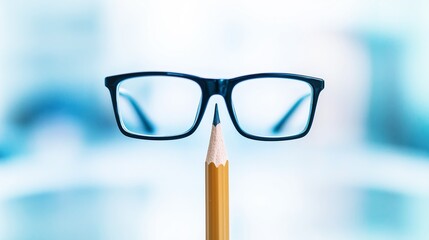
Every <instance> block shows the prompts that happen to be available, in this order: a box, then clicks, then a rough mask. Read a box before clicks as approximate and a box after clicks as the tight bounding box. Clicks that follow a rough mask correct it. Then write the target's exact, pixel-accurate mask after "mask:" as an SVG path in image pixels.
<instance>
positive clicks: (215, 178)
mask: <svg viewBox="0 0 429 240" xmlns="http://www.w3.org/2000/svg"><path fill="white" fill-rule="evenodd" d="M205 165H206V240H228V239H229V187H228V160H227V155H226V149H225V143H224V141H223V136H222V129H221V125H220V119H219V113H218V109H217V104H216V106H215V114H214V119H213V126H212V131H211V136H210V143H209V147H208V152H207V158H206V164H205Z"/></svg>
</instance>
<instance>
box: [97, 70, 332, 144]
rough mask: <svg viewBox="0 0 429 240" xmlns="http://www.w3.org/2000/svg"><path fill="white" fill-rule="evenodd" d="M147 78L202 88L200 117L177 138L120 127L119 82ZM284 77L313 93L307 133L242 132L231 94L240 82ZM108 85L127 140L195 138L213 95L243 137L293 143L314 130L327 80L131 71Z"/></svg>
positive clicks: (272, 74) (110, 78)
mask: <svg viewBox="0 0 429 240" xmlns="http://www.w3.org/2000/svg"><path fill="white" fill-rule="evenodd" d="M147 76H168V77H179V78H185V79H188V80H192V81H194V82H196V83H197V84H198V85H199V86H200V88H201V104H200V106H199V109H198V112H197V116H196V118H195V120H194V123H193V125H192V127H191V128H190V129H189V130H188V131H187V132H185V133H183V134H179V135H174V136H161V137H156V136H144V135H140V134H135V133H132V132H129V131H127V130H126V129H124V127H123V126H122V124H121V120H120V116H119V110H118V103H117V86H118V85H119V83H120V82H122V81H124V80H127V79H132V78H137V77H147ZM270 77H271V78H285V79H293V80H299V81H303V82H306V83H308V84H309V85H310V86H311V88H312V90H313V92H312V95H313V99H312V100H313V101H312V104H311V110H310V117H309V119H308V123H307V126H306V128H305V130H304V131H303V132H301V133H299V134H296V135H292V136H286V137H260V136H255V135H252V134H249V133H247V132H245V131H244V130H242V129H241V127H240V125H239V123H238V120H237V117H236V114H235V111H234V108H233V105H232V91H233V89H234V87H235V85H237V84H238V83H240V82H243V81H246V80H250V79H258V78H270ZM220 81H222V82H224V84H225V85H223V89H218V88H219V86H220V85H219V82H220ZM105 86H106V87H107V88H108V89H109V92H110V96H111V100H112V104H113V110H114V114H115V119H116V123H117V125H118V127H119V130H120V131H121V133H122V134H124V135H125V136H127V137H131V138H137V139H144V140H175V139H181V138H185V137H188V136H190V135H192V134H193V133H194V132H195V131H196V130H197V128H198V126H199V125H200V123H201V120H202V118H203V116H204V113H205V111H206V108H207V105H208V102H209V100H210V98H211V97H212V96H213V95H216V94H218V95H221V96H222V97H223V99H224V101H225V103H226V107H227V110H228V113H229V117H230V119H231V121H232V123H233V125H234V127H235V128H236V130H237V131H238V132H239V133H240V134H241V135H242V136H244V137H246V138H249V139H253V140H259V141H285V140H293V139H298V138H302V137H304V136H305V135H307V134H308V132H309V131H310V129H311V126H312V124H313V120H314V116H315V112H316V107H317V102H318V99H319V95H320V92H321V91H322V90H323V89H324V87H325V83H324V80H323V79H321V78H316V77H310V76H305V75H299V74H293V73H280V72H268V73H255V74H248V75H243V76H239V77H235V78H203V77H198V76H195V75H190V74H185V73H177V72H162V71H149V72H132V73H125V74H119V75H113V76H108V77H106V78H105Z"/></svg>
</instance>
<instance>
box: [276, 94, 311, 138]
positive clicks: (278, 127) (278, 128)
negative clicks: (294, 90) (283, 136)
mask: <svg viewBox="0 0 429 240" xmlns="http://www.w3.org/2000/svg"><path fill="white" fill-rule="evenodd" d="M309 96H311V94H306V95H304V96H302V97H300V98H299V99H298V100H297V101H296V102H295V103H294V104H293V105H292V107H291V108H290V109H289V111H287V112H286V113H285V115H284V116H283V117H282V118H281V119H280V120H279V121H278V122H277V123H276V125H274V127H273V129H272V132H273V133H279V132H280V131H281V130H282V129H283V127H284V126H285V125H286V123H287V122H288V121H289V119H290V117H291V116H292V115H293V114H294V113H295V112H296V110H298V108H299V106H300V105H301V104H302V103H303V102H304V100H305V99H306V98H308V97H309Z"/></svg>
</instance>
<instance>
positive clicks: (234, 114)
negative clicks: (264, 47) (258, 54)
mask: <svg viewBox="0 0 429 240" xmlns="http://www.w3.org/2000/svg"><path fill="white" fill-rule="evenodd" d="M105 85H106V87H107V88H108V89H109V91H110V95H111V98H112V103H113V109H114V113H115V118H116V122H117V124H118V127H119V129H120V130H121V132H122V133H123V134H125V135H126V136H129V137H133V138H139V139H149V140H172V139H179V138H184V137H187V136H189V135H191V134H192V133H193V132H194V131H195V130H196V129H197V127H198V125H199V124H200V122H201V119H202V117H203V115H204V111H205V109H206V107H207V103H208V101H209V99H210V97H211V96H213V95H216V94H219V95H221V96H222V97H223V98H224V100H225V103H226V106H227V109H228V112H229V115H230V117H231V120H232V123H233V124H234V126H235V128H236V129H237V131H238V132H239V133H240V134H241V135H243V136H245V137H247V138H250V139H254V140H262V141H281V140H290V139H296V138H300V137H303V136H305V135H306V134H307V133H308V132H309V130H310V127H311V124H312V122H313V118H314V113H315V109H316V105H317V100H318V97H319V94H320V92H321V91H322V90H323V88H324V81H323V80H322V79H319V78H314V77H308V76H303V75H296V74H289V73H259V74H252V75H246V76H241V77H236V78H232V79H211V78H201V77H197V76H193V75H188V74H182V73H174V72H137V73H128V74H121V75H115V76H110V77H106V80H105Z"/></svg>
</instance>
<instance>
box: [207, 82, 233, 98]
mask: <svg viewBox="0 0 429 240" xmlns="http://www.w3.org/2000/svg"><path fill="white" fill-rule="evenodd" d="M227 89H228V80H226V79H223V78H220V79H210V81H208V90H209V96H213V95H216V94H218V95H221V96H223V97H225V96H226V92H227Z"/></svg>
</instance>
